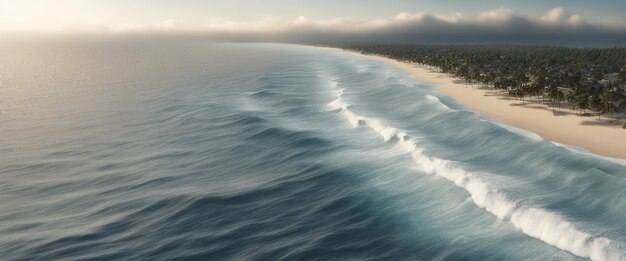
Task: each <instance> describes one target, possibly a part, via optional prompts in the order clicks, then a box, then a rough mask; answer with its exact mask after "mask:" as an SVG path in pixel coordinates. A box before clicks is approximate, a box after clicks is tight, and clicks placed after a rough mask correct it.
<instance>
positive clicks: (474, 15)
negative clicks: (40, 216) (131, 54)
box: [0, 0, 626, 45]
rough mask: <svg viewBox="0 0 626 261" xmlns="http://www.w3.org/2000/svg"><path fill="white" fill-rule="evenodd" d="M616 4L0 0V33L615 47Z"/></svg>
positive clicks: (603, 0) (621, 4) (623, 4)
mask: <svg viewBox="0 0 626 261" xmlns="http://www.w3.org/2000/svg"><path fill="white" fill-rule="evenodd" d="M624 10H626V1H624V0H593V1H592V0H525V1H519V0H517V1H514V0H473V1H472V0H385V1H373V0H315V1H313V0H308V1H304V0H205V1H201V0H106V1H105V0H0V33H2V34H86V33H87V34H88V33H105V34H108V33H112V34H115V33H117V34H128V33H161V34H162V33H174V34H181V33H182V34H197V35H206V36H209V37H212V38H215V39H217V40H220V39H221V40H232V41H286V42H290V41H291V42H301V41H314V40H318V41H369V42H403V43H404V42H410V43H412V42H417V43H422V42H423V43H448V42H449V43H458V42H460V43H463V42H467V43H490V42H494V43H531V44H532V43H537V44H560V43H561V42H564V43H566V42H572V43H573V44H578V43H580V44H587V42H597V43H599V44H605V45H623V44H626V33H625V32H626V15H624ZM622 34H624V35H622ZM590 37H592V38H594V39H589V38H590ZM524 38H528V39H526V40H524Z"/></svg>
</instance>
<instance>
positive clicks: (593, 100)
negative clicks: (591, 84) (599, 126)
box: [589, 95, 602, 120]
mask: <svg viewBox="0 0 626 261" xmlns="http://www.w3.org/2000/svg"><path fill="white" fill-rule="evenodd" d="M589 98H590V105H591V109H593V110H594V111H596V112H598V120H599V119H600V115H602V99H600V95H593V96H590V97H589Z"/></svg>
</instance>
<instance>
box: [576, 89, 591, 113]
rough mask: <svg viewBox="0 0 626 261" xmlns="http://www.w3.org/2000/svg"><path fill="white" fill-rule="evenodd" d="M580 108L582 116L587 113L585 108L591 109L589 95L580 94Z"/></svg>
mask: <svg viewBox="0 0 626 261" xmlns="http://www.w3.org/2000/svg"><path fill="white" fill-rule="evenodd" d="M578 108H580V110H581V116H582V115H584V114H585V110H587V109H589V97H588V96H587V95H584V94H583V95H580V96H578Z"/></svg>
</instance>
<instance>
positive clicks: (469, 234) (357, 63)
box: [0, 39, 626, 260]
mask: <svg viewBox="0 0 626 261" xmlns="http://www.w3.org/2000/svg"><path fill="white" fill-rule="evenodd" d="M565 131H566V130H565ZM0 253H1V257H0V259H3V260H84V259H96V260H170V259H177V260H277V259H285V260H310V259H315V260H330V259H340V260H344V259H351V260H355V259H356V260H431V259H445V260H578V259H584V258H591V259H594V260H624V259H626V165H624V163H623V162H620V161H617V160H610V159H607V158H602V157H598V156H594V155H592V154H589V153H584V152H580V151H577V150H576V149H572V148H568V147H565V146H559V145H557V144H554V143H552V142H550V141H546V140H543V139H541V138H540V137H538V136H536V135H533V134H532V133H526V132H524V131H520V130H518V129H514V128H510V127H507V126H504V125H501V124H498V123H493V122H490V121H487V120H485V119H483V118H481V117H480V116H479V115H477V114H476V113H474V112H471V111H468V110H467V109H465V108H463V107H462V106H460V105H459V104H457V103H455V102H454V101H453V100H451V99H450V98H448V97H445V96H443V95H441V94H439V93H438V92H437V90H436V86H434V85H431V84H428V83H423V82H418V81H416V80H415V79H413V78H412V77H411V76H410V75H407V74H406V73H405V72H403V71H401V70H399V69H397V68H394V67H391V66H390V65H388V64H386V63H383V62H380V61H373V60H368V59H364V58H361V57H357V56H351V55H346V54H342V53H340V52H335V51H332V50H327V49H321V48H313V47H305V46H297V45H279V44H232V43H228V44H227V43H221V44H218V43H208V42H205V41H202V40H199V39H195V40H186V41H182V40H181V41H174V40H172V41H149V40H123V39H112V40H93V41H84V40H67V41H63V40H55V41H50V42H44V41H39V42H38V41H34V40H23V41H16V42H9V41H5V42H2V43H0Z"/></svg>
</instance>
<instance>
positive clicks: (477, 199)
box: [328, 90, 625, 260]
mask: <svg viewBox="0 0 626 261" xmlns="http://www.w3.org/2000/svg"><path fill="white" fill-rule="evenodd" d="M342 94H343V90H340V92H339V95H338V97H337V98H336V99H335V100H334V101H332V102H330V103H329V104H328V106H329V107H330V108H331V109H333V110H339V112H340V113H341V114H342V115H343V116H344V117H345V118H346V119H347V120H348V121H349V122H350V123H352V124H353V125H354V126H367V127H369V128H371V129H373V130H374V131H376V132H377V133H378V134H380V135H381V136H382V137H383V140H384V141H385V142H387V141H391V140H394V141H396V142H397V144H398V145H399V146H400V147H401V148H402V149H403V150H404V151H406V152H407V153H408V154H410V155H411V156H412V158H413V159H414V161H415V163H416V164H417V167H418V168H419V169H420V170H421V171H423V172H425V173H427V174H432V175H437V176H439V177H442V178H445V179H447V180H449V181H451V182H453V183H454V184H455V185H456V186H458V187H461V188H463V189H465V190H466V191H467V192H468V193H469V194H470V197H471V199H472V201H473V202H474V204H476V205H477V206H478V207H480V208H483V209H485V210H487V211H488V212H489V213H491V214H493V215H495V216H496V217H497V218H499V219H501V220H504V221H508V222H510V223H511V224H512V225H513V226H515V227H516V228H518V229H519V230H521V231H522V232H523V233H525V234H526V235H528V236H531V237H533V238H536V239H539V240H541V241H543V242H545V243H547V244H549V245H552V246H555V247H557V248H559V249H562V250H565V251H568V252H570V253H572V254H574V255H577V256H579V257H585V258H590V259H592V260H622V259H623V258H625V256H623V255H621V254H620V253H619V251H618V250H616V248H615V247H614V246H612V245H611V240H609V239H607V238H605V237H600V236H594V235H590V234H588V233H585V232H584V231H582V230H580V229H579V228H578V227H577V225H576V224H574V223H572V222H569V221H568V220H567V219H566V218H565V217H563V216H561V215H559V214H558V213H555V212H552V211H549V210H546V209H542V208H536V207H530V206H524V205H522V204H521V203H520V202H519V201H516V200H514V199H511V198H509V197H507V195H506V194H504V193H503V192H501V191H499V190H498V189H497V188H494V187H493V186H492V185H490V184H489V183H487V182H485V181H484V180H482V179H480V178H479V177H478V176H477V175H476V174H474V173H470V172H468V171H466V170H464V169H463V168H461V167H459V166H458V164H456V163H454V162H452V161H449V160H445V159H440V158H437V157H433V156H430V155H428V154H427V153H426V150H425V148H422V147H419V146H418V141H417V139H415V138H412V137H410V136H409V135H408V134H407V133H406V131H404V130H401V129H397V128H395V127H391V126H387V125H385V124H384V123H383V122H382V121H381V120H378V119H373V118H368V117H365V116H362V115H359V114H356V113H354V112H353V111H351V110H350V104H349V103H347V102H346V101H344V100H343V98H342ZM427 97H429V99H431V100H434V101H439V99H438V98H437V97H434V96H430V95H427ZM439 102H440V101H439ZM442 104H443V103H442ZM444 106H445V105H444ZM446 107H447V106H446ZM529 138H534V137H529Z"/></svg>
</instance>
